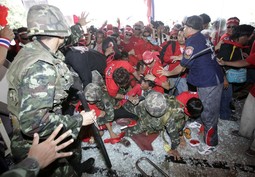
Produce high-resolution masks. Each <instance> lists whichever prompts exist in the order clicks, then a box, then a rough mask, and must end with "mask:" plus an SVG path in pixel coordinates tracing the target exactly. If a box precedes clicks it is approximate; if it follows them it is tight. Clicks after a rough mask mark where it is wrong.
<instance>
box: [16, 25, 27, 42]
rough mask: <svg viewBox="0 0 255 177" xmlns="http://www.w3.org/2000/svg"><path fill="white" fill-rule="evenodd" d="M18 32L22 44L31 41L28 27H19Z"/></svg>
mask: <svg viewBox="0 0 255 177" xmlns="http://www.w3.org/2000/svg"><path fill="white" fill-rule="evenodd" d="M17 33H18V39H19V41H20V42H21V43H22V44H27V43H29V42H30V40H29V38H28V36H27V28H26V27H20V28H18V30H17Z"/></svg>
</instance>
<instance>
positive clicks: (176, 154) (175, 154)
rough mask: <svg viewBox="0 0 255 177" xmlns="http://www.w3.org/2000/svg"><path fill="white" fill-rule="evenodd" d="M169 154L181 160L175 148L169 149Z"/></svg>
mask: <svg viewBox="0 0 255 177" xmlns="http://www.w3.org/2000/svg"><path fill="white" fill-rule="evenodd" d="M167 153H168V154H169V155H170V156H174V160H181V156H180V154H179V152H178V151H177V150H176V149H175V150H172V149H171V150H170V151H168V152H167Z"/></svg>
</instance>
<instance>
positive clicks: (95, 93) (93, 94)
mask: <svg viewBox="0 0 255 177" xmlns="http://www.w3.org/2000/svg"><path fill="white" fill-rule="evenodd" d="M84 95H85V99H86V100H87V101H90V102H97V101H100V100H101V98H102V96H103V92H102V89H101V87H99V86H98V85H97V84H94V83H89V84H88V85H87V86H86V87H85V89H84Z"/></svg>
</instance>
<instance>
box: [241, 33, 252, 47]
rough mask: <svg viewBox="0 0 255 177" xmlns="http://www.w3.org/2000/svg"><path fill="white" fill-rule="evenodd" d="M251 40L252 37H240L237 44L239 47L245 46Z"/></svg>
mask: <svg viewBox="0 0 255 177" xmlns="http://www.w3.org/2000/svg"><path fill="white" fill-rule="evenodd" d="M251 38H252V35H251V36H247V35H246V36H241V37H239V38H238V43H240V44H241V45H246V44H248V42H249V40H250V39H251Z"/></svg>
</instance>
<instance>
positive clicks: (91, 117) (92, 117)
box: [80, 110, 96, 126]
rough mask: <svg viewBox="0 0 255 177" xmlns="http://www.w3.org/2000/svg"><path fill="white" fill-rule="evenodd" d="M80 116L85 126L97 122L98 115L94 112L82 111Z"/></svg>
mask: <svg viewBox="0 0 255 177" xmlns="http://www.w3.org/2000/svg"><path fill="white" fill-rule="evenodd" d="M80 114H81V115H82V117H83V121H82V125H83V126H86V125H90V124H92V123H94V122H96V113H95V111H94V110H92V111H89V112H85V111H81V113H80Z"/></svg>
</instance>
